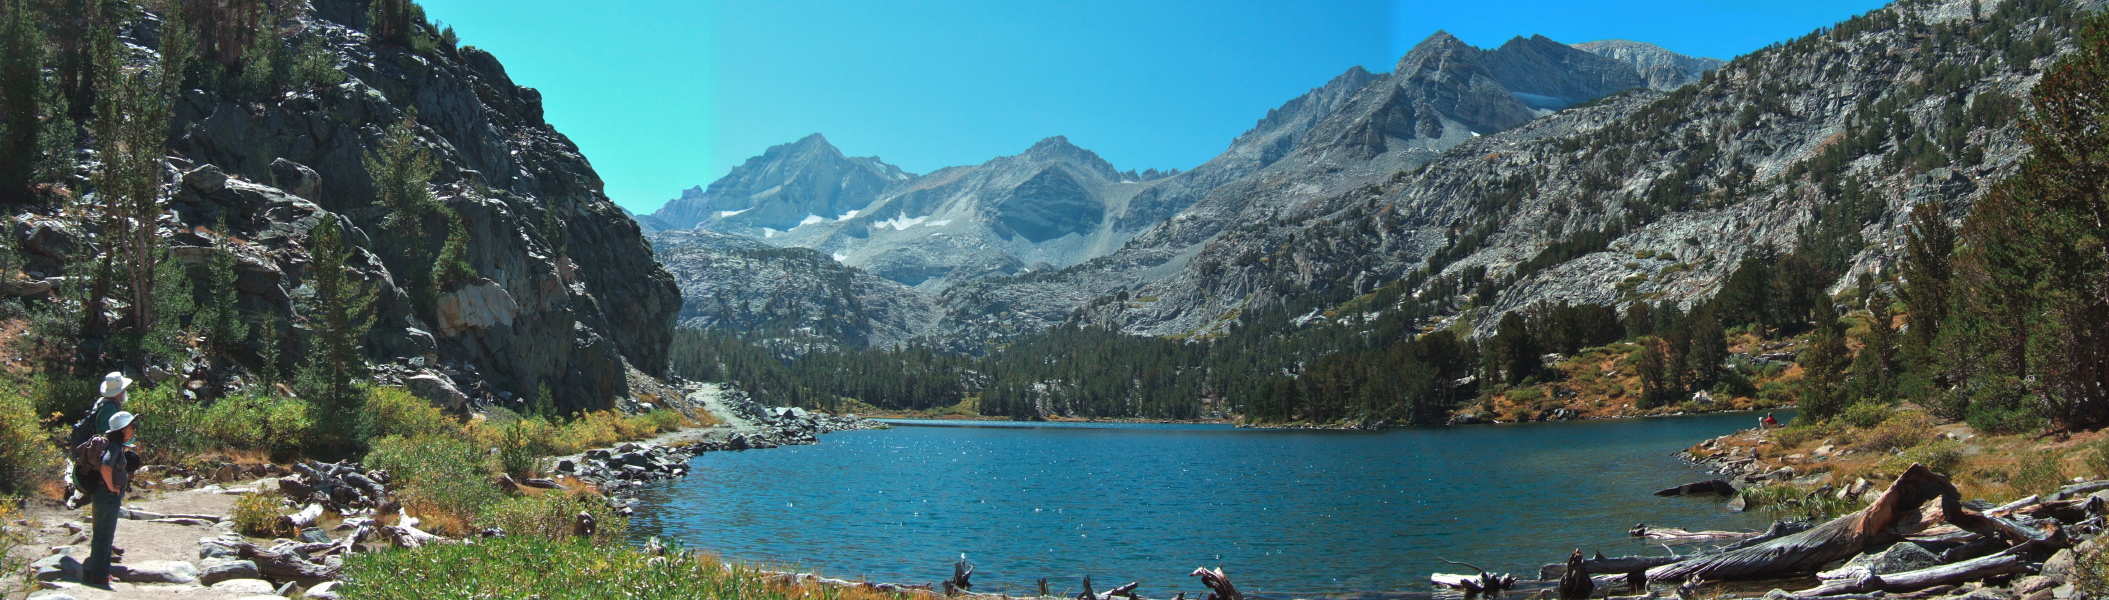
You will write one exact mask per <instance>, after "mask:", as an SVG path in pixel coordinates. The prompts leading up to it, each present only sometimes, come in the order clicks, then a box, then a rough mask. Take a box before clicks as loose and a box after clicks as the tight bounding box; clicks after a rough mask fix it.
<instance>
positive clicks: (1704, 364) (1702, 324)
mask: <svg viewBox="0 0 2109 600" xmlns="http://www.w3.org/2000/svg"><path fill="white" fill-rule="evenodd" d="M1691 336H1692V342H1691V343H1692V346H1691V350H1689V351H1688V352H1687V353H1686V355H1685V356H1687V357H1688V358H1687V359H1686V360H1685V364H1686V365H1687V366H1688V367H1689V368H1690V369H1691V373H1692V375H1691V388H1692V389H1694V390H1709V389H1713V387H1714V384H1715V383H1718V382H1720V380H1721V363H1722V362H1724V361H1727V360H1728V336H1727V334H1726V332H1724V331H1722V330H1721V323H1720V321H1716V320H1715V319H1714V316H1713V314H1712V313H1711V312H1700V313H1699V314H1698V315H1696V316H1694V317H1692V325H1691Z"/></svg>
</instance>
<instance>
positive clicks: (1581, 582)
mask: <svg viewBox="0 0 2109 600" xmlns="http://www.w3.org/2000/svg"><path fill="white" fill-rule="evenodd" d="M1583 562H1584V560H1583V559H1582V549H1581V548H1576V549H1574V554H1569V555H1567V572H1566V573H1564V574H1561V575H1560V600H1582V599H1584V598H1588V597H1589V594H1591V593H1594V592H1595V591H1596V584H1595V583H1593V582H1591V581H1589V570H1588V569H1587V568H1585V567H1583V566H1582V563H1583Z"/></svg>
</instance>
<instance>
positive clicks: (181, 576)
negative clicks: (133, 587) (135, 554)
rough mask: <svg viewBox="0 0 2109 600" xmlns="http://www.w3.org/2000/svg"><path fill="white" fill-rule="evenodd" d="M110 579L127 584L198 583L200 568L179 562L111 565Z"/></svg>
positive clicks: (141, 562) (152, 561) (151, 561)
mask: <svg viewBox="0 0 2109 600" xmlns="http://www.w3.org/2000/svg"><path fill="white" fill-rule="evenodd" d="M110 578H111V579H115V580H117V581H123V582H126V583H197V581H198V567H197V565H193V564H190V563H187V562H183V561H179V560H148V561H140V562H138V563H132V564H122V565H110Z"/></svg>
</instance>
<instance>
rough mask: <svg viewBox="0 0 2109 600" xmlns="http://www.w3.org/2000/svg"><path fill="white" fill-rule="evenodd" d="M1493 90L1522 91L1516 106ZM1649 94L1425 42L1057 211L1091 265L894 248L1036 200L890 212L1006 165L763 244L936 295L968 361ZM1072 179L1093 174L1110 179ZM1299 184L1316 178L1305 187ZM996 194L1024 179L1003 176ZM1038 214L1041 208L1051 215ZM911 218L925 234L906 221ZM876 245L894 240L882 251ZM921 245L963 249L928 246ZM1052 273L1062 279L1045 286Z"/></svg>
mask: <svg viewBox="0 0 2109 600" xmlns="http://www.w3.org/2000/svg"><path fill="white" fill-rule="evenodd" d="M1503 79H1508V80H1510V81H1513V82H1517V83H1516V84H1515V86H1516V87H1520V88H1523V89H1527V90H1533V91H1525V92H1519V91H1517V90H1516V89H1512V87H1511V85H1510V84H1508V83H1504V82H1503ZM1647 84H1648V81H1647V80H1646V79H1645V78H1643V77H1642V76H1641V75H1640V74H1639V72H1638V71H1637V70H1636V69H1635V68H1634V67H1632V66H1631V64H1630V63H1628V62H1625V61H1622V60H1619V59H1614V58H1607V57H1603V56H1599V55H1596V54H1592V53H1590V52H1586V51H1582V50H1579V49H1576V48H1573V47H1569V46H1564V45H1560V44H1558V43H1557V42H1553V41H1551V40H1549V39H1546V38H1544V37H1542V36H1538V37H1534V38H1517V39H1516V40H1512V41H1511V42H1510V43H1508V44H1505V45H1504V46H1503V47H1501V48H1497V49H1494V50H1481V49H1478V48H1474V47H1472V46H1470V45H1467V44H1464V43H1463V42H1462V41H1459V40H1457V39H1456V38H1455V37H1452V36H1450V35H1448V34H1446V33H1438V34H1437V35H1435V36H1431V37H1430V38H1429V39H1428V40H1427V41H1424V42H1423V43H1421V44H1420V45H1418V46H1416V47H1415V48H1414V49H1413V51H1411V52H1409V53H1408V54H1407V55H1406V56H1405V57H1403V58H1402V59H1401V60H1400V62H1399V65H1398V68H1397V70H1396V72H1394V73H1391V74H1386V75H1377V74H1371V73H1368V72H1367V71H1364V70H1362V69H1360V68H1354V69H1350V70H1349V71H1347V72H1345V73H1343V74H1342V75H1340V76H1338V77H1336V78H1334V79H1333V80H1332V81H1330V82H1328V83H1327V85H1325V86H1323V87H1321V88H1317V89H1314V90H1312V91H1311V92H1309V93H1307V94H1305V95H1304V96H1302V97H1299V98H1297V99H1294V100H1291V101H1290V102H1288V103H1286V104H1284V105H1283V106H1282V107H1281V108H1278V109H1275V110H1273V111H1270V112H1269V115H1268V116H1267V117H1266V118H1265V119H1262V120H1261V121H1260V122H1259V123H1258V124H1257V126H1256V127H1255V128H1254V129H1253V130H1252V131H1250V132H1247V133H1246V134H1245V135H1242V136H1240V137H1239V138H1237V140H1235V141H1233V143H1232V146H1231V148H1230V149H1229V150H1228V151H1226V152H1225V153H1223V154H1222V155H1219V156H1218V157H1217V158H1216V159H1213V160H1211V161H1210V162H1209V163H1206V164H1203V165H1201V166H1200V167H1197V168H1195V169H1194V170H1192V171H1189V172H1186V173H1180V174H1178V175H1177V176H1173V177H1169V178H1165V179H1163V180H1159V181H1153V182H1138V183H1142V185H1141V186H1139V187H1140V189H1138V190H1137V191H1134V192H1132V195H1131V196H1127V197H1126V202H1125V203H1124V204H1123V203H1121V202H1120V197H1118V196H1113V197H1111V199H1112V200H1113V202H1108V203H1101V204H1086V203H1070V206H1069V208H1068V209H1067V210H1073V211H1077V212H1080V213H1081V216H1082V217H1083V218H1080V219H1074V220H1073V221H1071V222H1070V224H1072V225H1076V224H1079V223H1082V222H1088V221H1092V220H1107V221H1112V222H1113V223H1112V224H1111V226H1105V227H1101V228H1099V229H1098V230H1096V231H1094V232H1092V234H1093V235H1095V236H1096V237H1097V239H1096V240H1090V243H1089V244H1077V245H1076V246H1072V247H1073V248H1074V247H1077V246H1082V247H1085V248H1089V249H1090V250H1091V251H1090V252H1073V253H1071V254H1070V256H1067V257H1066V258H1068V259H1069V260H1068V264H1065V263H1064V262H1060V261H1054V260H1047V261H1044V264H1039V265H1037V266H1038V268H1032V267H1034V266H1035V265H1033V263H1030V262H1027V261H1028V259H1029V258H1030V257H1031V256H1032V252H1033V250H1035V249H1034V248H1032V247H1020V248H1019V251H1018V252H1016V253H1013V254H1010V255H1008V256H1000V255H999V256H997V257H995V258H994V259H993V260H990V259H988V258H985V257H987V256H988V255H987V254H980V255H977V253H976V252H974V250H984V249H986V248H989V247H998V246H1000V245H1001V244H1000V243H1001V242H1003V241H1013V240H1015V239H1017V238H1018V237H1022V236H1017V235H1013V234H1015V233H1017V231H1018V230H1017V229H1015V228H1012V229H1009V230H1008V231H1006V230H1005V228H1004V227H1002V226H1001V222H1000V219H994V220H992V221H994V222H996V223H997V226H991V227H988V228H987V229H986V231H987V233H988V234H989V235H978V236H977V235H969V236H962V237H953V234H954V233H955V232H954V231H949V230H947V231H939V230H932V229H923V230H921V231H915V232H914V234H915V235H913V236H912V237H911V236H908V235H900V233H902V232H904V231H906V228H902V227H898V226H899V225H904V224H906V225H908V226H909V227H917V226H920V227H923V228H927V227H932V225H931V224H930V223H943V224H944V225H938V227H943V226H945V225H952V224H953V223H955V222H958V221H961V220H969V219H962V218H958V217H960V216H961V215H966V216H969V217H971V216H977V215H978V216H982V217H988V216H990V215H1001V214H1002V213H1001V211H989V210H985V209H981V208H976V207H982V206H990V205H996V206H1001V205H1002V202H1003V201H1004V200H1017V199H1020V198H1034V197H1035V196H1032V195H1030V194H1010V195H1006V194H1009V191H1008V190H1007V189H1006V191H1004V192H1002V193H996V194H980V197H978V198H960V197H954V198H953V200H954V201H955V202H956V203H955V204H954V205H952V207H951V210H953V212H950V213H946V214H936V213H934V212H926V211H919V210H901V209H900V208H887V207H889V206H895V207H901V208H905V207H909V206H915V205H917V204H916V200H920V201H922V202H923V204H922V205H925V206H928V205H931V203H930V202H928V200H929V197H928V196H927V194H929V193H930V192H924V194H926V195H924V196H920V197H918V198H913V199H911V200H910V201H907V202H898V203H896V198H898V197H901V196H910V194H907V193H906V192H905V190H906V189H908V188H917V189H924V190H929V189H934V188H943V187H945V186H948V185H959V184H958V183H957V182H958V181H960V180H961V178H970V175H969V174H973V173H977V172H978V171H981V170H985V169H988V168H991V167H997V166H1005V165H1012V164H1016V163H1015V161H1005V159H998V160H997V161H991V162H990V163H988V164H985V165H981V166H977V167H954V168H950V169H944V170H940V171H937V172H933V173H931V174H928V175H926V176H924V177H922V178H920V179H919V180H917V181H915V182H913V183H911V184H908V185H905V186H902V188H900V189H896V190H894V191H891V192H889V194H890V196H889V198H887V199H882V200H880V201H877V202H874V203H873V204H872V205H871V210H869V211H866V212H864V213H862V214H859V215H856V216H855V217H854V218H852V219H845V220H844V221H863V222H864V223H865V225H864V228H862V229H859V228H857V227H856V224H854V223H850V224H840V223H814V224H811V225H810V226H809V227H807V228H800V229H804V230H805V231H800V230H793V231H791V232H789V233H787V234H781V235H769V236H767V237H766V238H765V241H767V242H770V243H776V244H783V245H797V246H806V247H813V248H817V249H820V250H821V251H823V252H825V253H828V254H830V255H832V256H835V257H837V258H838V259H840V260H843V261H844V262H845V263H846V264H849V265H852V266H856V267H860V268H865V269H869V270H871V271H872V272H874V273H876V274H879V275H881V276H884V277H887V278H889V279H893V280H895V281H899V282H902V283H906V284H920V285H922V286H923V287H922V289H923V290H925V291H927V292H931V293H934V294H937V295H938V298H937V302H939V303H940V304H941V305H942V306H943V309H944V314H945V315H946V316H945V319H944V320H943V322H942V323H940V324H939V326H938V327H937V328H936V329H935V330H933V331H932V332H931V336H932V337H935V338H943V339H947V340H949V341H951V342H952V343H954V344H955V345H956V347H959V348H963V349H972V348H976V347H979V346H980V345H981V344H983V343H985V342H987V341H990V340H1000V339H1002V338H1003V337H1005V336H1008V335H1015V334H1017V333H1024V332H1030V331H1036V330H1038V329H1040V328H1044V327H1046V326H1048V325H1051V324H1054V323H1058V322H1061V321H1063V320H1065V319H1067V318H1069V317H1070V316H1071V314H1072V313H1073V312H1074V311H1075V310H1076V309H1078V308H1079V307H1082V306H1084V305H1086V304H1089V303H1092V302H1094V301H1095V300H1097V299H1099V298H1100V297H1102V296H1105V295H1108V294H1111V293H1113V292H1115V291H1118V290H1123V289H1132V288H1135V287H1137V286H1140V285H1142V284H1144V283H1146V282H1149V281H1154V280H1157V279H1160V278H1164V277H1169V276H1172V275H1173V274H1174V273H1176V271H1177V270H1178V269H1180V268H1182V266H1183V265H1185V264H1186V263H1187V262H1188V261H1189V260H1190V259H1191V258H1192V256H1193V255H1194V253H1195V252H1196V251H1198V250H1199V249H1200V244H1202V243H1203V242H1205V241H1206V240H1208V239H1210V238H1212V237H1214V236H1216V235H1218V234H1221V233H1222V232H1223V231H1225V230H1226V229H1228V228H1230V227H1233V226H1236V225H1239V224H1241V223H1248V222H1250V220H1251V219H1254V218H1258V219H1265V218H1270V217H1271V216H1272V215H1273V214H1275V213H1276V212H1280V211H1293V210H1298V209H1300V207H1301V205H1302V204H1305V203H1308V202H1310V201H1312V200H1315V199H1318V198H1323V197H1326V196H1330V195H1337V194H1340V193H1344V192H1347V191H1349V190H1351V189H1354V188H1359V187H1364V186H1367V185H1369V184H1370V183H1372V182H1376V181H1381V180H1382V179H1383V178H1384V177H1388V176H1390V175H1392V174H1394V173H1397V172H1401V171H1404V170H1407V169H1413V168H1416V167H1418V166H1419V165H1421V164H1423V163H1426V162H1428V161H1431V160H1435V159H1437V158H1438V157H1440V156H1442V155H1443V153H1444V151H1446V150H1448V149H1449V148H1451V147H1454V146H1456V145H1459V144H1464V143H1467V142H1469V141H1471V140H1473V139H1475V138H1478V137H1480V136H1482V135H1491V134H1494V133H1495V132H1498V131H1502V130H1505V129H1512V128H1515V127H1518V126H1520V125H1524V124H1526V123H1530V122H1532V120H1533V119H1536V118H1538V117H1540V116H1541V115H1545V114H1548V113H1550V111H1549V110H1546V109H1542V108H1533V107H1532V106H1531V104H1529V103H1526V102H1525V98H1530V99H1531V100H1532V101H1533V102H1536V103H1539V104H1540V105H1544V106H1563V105H1568V104H1573V103H1576V102H1581V101H1586V100H1592V99H1594V98H1596V97H1598V96H1601V95H1603V94H1610V93H1614V92H1619V91H1624V90H1628V89H1633V88H1640V87H1645V86H1646V85H1647ZM1538 92H1543V93H1538ZM1065 145H1066V143H1065ZM1078 150H1081V149H1078ZM1027 154H1028V155H1029V154H1032V153H1031V152H1028V153H1027ZM1085 171H1086V172H1099V173H1100V175H1101V176H1103V173H1104V172H1106V171H1111V167H1110V165H1109V166H1107V167H1105V168H1104V169H1102V170H1101V169H1085ZM1311 172H1318V173H1320V174H1321V175H1323V176H1322V177H1305V176H1304V175H1306V174H1308V173H1311ZM973 177H981V175H975V176H973ZM1056 179H1060V180H1068V181H1066V182H1064V181H1057V182H1055V183H1054V184H1052V185H1049V186H1043V187H1041V188H1039V189H1061V188H1066V189H1077V188H1081V187H1083V186H1081V185H1068V183H1073V182H1074V181H1076V180H1078V178H1076V177H1070V176H1067V175H1064V176H1062V177H1059V178H1056ZM1009 180H1010V181H1019V182H1023V181H1030V180H1031V179H1030V177H1017V176H1010V179H1009ZM1126 185H1131V186H1132V185H1135V184H1126ZM983 189H986V188H983ZM1036 204H1041V205H1045V206H1051V207H1052V206H1060V205H1061V204H1062V203H1060V202H1036ZM1108 206H1111V207H1116V208H1117V210H1118V212H1115V213H1106V212H1094V211H1095V210H1103V208H1102V207H1108ZM1060 212H1061V211H1059V210H1057V211H1048V212H1045V213H1044V214H1047V215H1053V214H1058V213H1060ZM1115 214H1118V215H1121V216H1118V217H1115V216H1113V215H1115ZM1070 216H1071V217H1076V216H1078V215H1076V214H1072V215H1070ZM1138 217H1147V218H1138ZM918 218H920V219H922V220H921V221H917V219H918ZM1094 218H1095V219H1094ZM984 220H985V221H986V220H990V219H984ZM911 221H914V222H913V223H910V222H911ZM882 222H883V223H886V224H887V225H884V226H881V227H879V228H878V231H877V232H876V233H875V232H874V230H873V229H872V228H871V226H870V224H872V223H882ZM955 227H956V225H955ZM889 230H890V231H889ZM1049 231H1053V232H1059V233H1062V234H1063V235H1064V236H1067V235H1068V234H1069V233H1079V232H1082V231H1085V229H1084V228H1083V227H1080V226H1073V227H1069V228H1067V229H1060V228H1058V229H1053V230H1049ZM814 232H823V233H821V234H819V235H815V233H814ZM1042 233H1045V232H1042ZM932 234H943V235H932ZM880 236H889V237H891V238H892V239H887V240H879V239H878V237H880ZM927 238H940V239H943V240H944V241H946V242H964V243H963V244H954V245H951V246H938V245H936V244H934V243H932V242H931V241H929V239H927ZM1060 239H1064V238H1055V237H1048V236H1045V235H1041V236H1039V237H1038V238H1037V239H1033V238H1028V241H1030V242H1035V243H1044V242H1047V241H1050V240H1060ZM1067 239H1068V240H1069V241H1070V242H1071V243H1076V242H1080V241H1085V236H1084V235H1082V234H1081V233H1080V234H1079V235H1077V236H1075V237H1069V238H1067ZM992 242H997V243H992ZM933 255H934V256H933ZM1042 256H1046V254H1044V253H1043V254H1042ZM933 259H934V260H933ZM1079 262H1081V264H1078V263H1079ZM1072 264H1075V265H1076V266H1073V267H1072V266H1070V265H1072ZM962 267H964V268H962ZM1049 267H1054V268H1063V267H1067V268H1066V269H1065V270H1063V271H1062V272H1061V273H1059V274H1051V273H1049V272H1048V270H1049V269H1048V268H1049ZM932 282H937V283H936V284H935V285H933V284H932ZM691 295H693V293H692V294H691Z"/></svg>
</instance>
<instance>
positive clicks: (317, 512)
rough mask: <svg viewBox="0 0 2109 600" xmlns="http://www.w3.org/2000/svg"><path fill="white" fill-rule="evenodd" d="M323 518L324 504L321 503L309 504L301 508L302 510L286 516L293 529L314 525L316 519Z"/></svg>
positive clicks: (298, 529)
mask: <svg viewBox="0 0 2109 600" xmlns="http://www.w3.org/2000/svg"><path fill="white" fill-rule="evenodd" d="M321 518H322V505H320V504H309V505H308V506H307V508H303V509H300V512H298V513H294V514H290V515H286V516H285V519H286V525H289V526H291V527H292V528H293V531H300V530H302V529H307V528H309V527H314V526H315V521H316V520H317V519H321Z"/></svg>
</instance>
